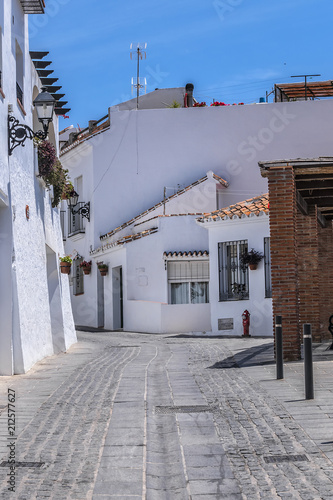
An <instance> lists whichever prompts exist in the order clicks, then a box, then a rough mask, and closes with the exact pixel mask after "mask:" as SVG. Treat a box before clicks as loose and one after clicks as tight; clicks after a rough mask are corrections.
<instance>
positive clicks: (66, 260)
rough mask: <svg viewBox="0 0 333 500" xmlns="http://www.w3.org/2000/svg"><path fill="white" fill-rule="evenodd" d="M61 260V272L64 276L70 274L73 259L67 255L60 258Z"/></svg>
mask: <svg viewBox="0 0 333 500" xmlns="http://www.w3.org/2000/svg"><path fill="white" fill-rule="evenodd" d="M59 260H60V272H61V273H62V274H70V272H71V267H72V259H71V258H70V257H69V256H68V255H66V256H65V257H59Z"/></svg>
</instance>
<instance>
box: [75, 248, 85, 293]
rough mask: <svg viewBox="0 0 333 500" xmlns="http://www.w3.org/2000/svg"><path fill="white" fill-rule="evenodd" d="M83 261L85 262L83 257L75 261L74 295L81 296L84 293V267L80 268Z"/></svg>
mask: <svg viewBox="0 0 333 500" xmlns="http://www.w3.org/2000/svg"><path fill="white" fill-rule="evenodd" d="M82 261H83V258H82V257H80V258H78V259H74V260H73V274H74V280H73V294H74V295H80V294H81V293H84V289H83V270H82V267H80V264H81V262H82Z"/></svg>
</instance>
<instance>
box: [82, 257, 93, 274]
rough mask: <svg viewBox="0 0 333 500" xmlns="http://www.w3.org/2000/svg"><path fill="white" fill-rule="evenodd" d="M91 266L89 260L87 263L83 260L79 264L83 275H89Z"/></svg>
mask: <svg viewBox="0 0 333 500" xmlns="http://www.w3.org/2000/svg"><path fill="white" fill-rule="evenodd" d="M91 266H92V261H91V260H90V261H89V262H87V261H86V260H83V261H82V262H81V263H80V267H81V268H82V270H83V272H84V274H90V273H91Z"/></svg>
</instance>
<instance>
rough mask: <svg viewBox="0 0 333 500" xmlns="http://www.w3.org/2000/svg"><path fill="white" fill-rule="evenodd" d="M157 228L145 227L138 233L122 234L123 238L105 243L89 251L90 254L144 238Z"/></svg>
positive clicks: (155, 231)
mask: <svg viewBox="0 0 333 500" xmlns="http://www.w3.org/2000/svg"><path fill="white" fill-rule="evenodd" d="M157 231H158V228H157V227H152V228H151V229H146V230H145V231H141V232H140V233H136V234H131V235H130V236H124V237H123V238H119V240H117V241H114V242H113V243H106V244H105V245H102V246H101V247H98V248H95V249H94V250H92V251H91V252H90V255H96V254H98V253H100V252H104V251H105V250H110V248H115V247H118V246H120V245H123V244H124V243H129V242H130V241H134V240H139V239H140V238H144V237H145V236H149V235H150V234H154V233H157Z"/></svg>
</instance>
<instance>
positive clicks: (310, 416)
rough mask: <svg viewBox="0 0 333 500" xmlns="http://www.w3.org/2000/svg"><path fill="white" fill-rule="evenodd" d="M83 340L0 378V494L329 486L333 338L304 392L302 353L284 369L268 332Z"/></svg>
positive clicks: (309, 492) (75, 495)
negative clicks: (280, 373)
mask: <svg viewBox="0 0 333 500" xmlns="http://www.w3.org/2000/svg"><path fill="white" fill-rule="evenodd" d="M79 340H80V341H79V343H78V344H77V345H75V346H73V347H72V348H71V349H70V351H69V352H68V353H67V354H61V355H59V356H52V357H50V358H47V359H45V360H43V361H42V362H41V363H38V364H37V365H36V366H35V367H34V368H33V369H32V370H31V371H30V372H29V373H28V374H26V375H20V376H14V377H2V378H1V379H0V411H1V416H0V426H1V427H0V432H1V442H0V453H1V464H0V465H1V467H0V480H1V490H0V491H1V498H6V499H7V498H13V499H14V498H15V500H16V499H22V500H23V499H25V500H28V499H35V498H36V499H39V498H40V499H42V498H43V499H46V498H51V499H59V500H63V499H67V498H68V499H75V500H79V499H94V500H102V499H109V498H115V499H120V498H121V499H122V498H128V499H131V498H132V499H133V498H141V499H145V498H147V499H158V500H163V499H170V500H173V499H201V498H202V499H203V500H209V499H213V498H225V499H231V500H232V499H249V500H253V499H265V500H270V499H275V498H282V499H290V498H295V499H309V500H310V499H311V500H315V499H316V500H325V499H329V498H332V495H333V464H332V459H333V418H331V417H332V415H333V413H332V409H333V398H332V396H333V391H332V389H331V386H332V384H331V380H332V375H333V354H331V353H330V352H329V351H325V350H324V349H325V348H326V347H327V346H319V347H317V346H316V349H315V350H314V353H315V355H314V378H315V399H314V400H305V398H304V374H303V363H302V362H297V363H288V364H285V377H284V379H283V380H276V368H275V365H274V363H273V344H272V339H262V338H260V339H259V338H247V339H243V338H238V339H232V338H226V339H217V338H215V339H211V338H186V337H182V336H168V335H145V334H135V333H126V332H103V333H101V332H90V333H86V332H79ZM8 389H10V392H9V393H8ZM9 394H10V395H12V396H13V395H14V399H15V400H13V398H12V399H11V401H12V402H11V403H10V405H11V406H9V409H10V411H11V414H10V417H11V419H12V420H13V418H14V417H15V426H14V427H13V422H12V420H10V421H9V417H8V411H7V404H8V397H9ZM10 432H11V433H12V435H10ZM13 457H14V460H15V464H14V465H13V463H12V464H9V463H8V460H11V459H13ZM10 465H12V468H10ZM13 488H14V490H15V491H13Z"/></svg>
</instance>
